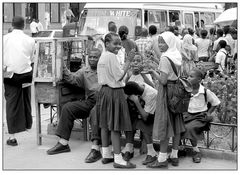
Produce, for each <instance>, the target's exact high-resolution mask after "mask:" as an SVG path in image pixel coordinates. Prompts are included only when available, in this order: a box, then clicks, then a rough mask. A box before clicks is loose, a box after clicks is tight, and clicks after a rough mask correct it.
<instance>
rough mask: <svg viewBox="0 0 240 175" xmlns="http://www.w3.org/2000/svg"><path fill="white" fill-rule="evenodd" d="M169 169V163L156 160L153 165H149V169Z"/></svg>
mask: <svg viewBox="0 0 240 175" xmlns="http://www.w3.org/2000/svg"><path fill="white" fill-rule="evenodd" d="M167 167H168V161H167V160H166V161H164V162H158V160H156V161H155V162H153V163H150V164H148V165H147V168H167Z"/></svg>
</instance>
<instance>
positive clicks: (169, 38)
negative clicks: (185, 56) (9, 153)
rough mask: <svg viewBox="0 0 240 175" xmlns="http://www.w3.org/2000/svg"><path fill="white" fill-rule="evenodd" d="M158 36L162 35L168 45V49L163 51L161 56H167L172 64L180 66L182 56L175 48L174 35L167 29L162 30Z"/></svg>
mask: <svg viewBox="0 0 240 175" xmlns="http://www.w3.org/2000/svg"><path fill="white" fill-rule="evenodd" d="M160 36H161V37H163V39H164V41H165V42H166V44H167V45H168V50H167V51H166V52H164V53H163V54H162V56H161V57H163V56H165V57H168V58H170V59H171V60H172V61H173V63H174V64H176V65H178V66H180V65H181V64H182V56H181V54H180V52H179V51H178V49H177V45H176V43H177V41H176V36H175V35H174V34H173V33H172V32H169V31H166V32H163V33H162V34H161V35H160Z"/></svg>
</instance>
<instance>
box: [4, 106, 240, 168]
mask: <svg viewBox="0 0 240 175" xmlns="http://www.w3.org/2000/svg"><path fill="white" fill-rule="evenodd" d="M42 114H43V121H42V125H43V126H42V130H43V133H46V129H47V124H48V122H49V121H48V112H47V110H44V109H42ZM6 131H7V128H6V124H5V123H4V133H3V142H4V143H3V159H2V160H3V164H2V166H3V167H2V168H3V170H116V169H114V168H113V164H112V163H110V164H106V165H103V164H102V163H101V161H97V162H95V163H91V164H87V163H84V159H85V157H86V156H87V155H88V153H89V151H90V148H91V142H89V141H88V142H84V141H81V140H77V139H74V138H72V139H71V140H70V144H69V145H70V148H71V152H69V153H62V154H58V155H51V156H50V155H47V154H46V151H47V150H48V149H49V148H51V147H53V146H54V145H55V144H56V142H57V140H58V139H57V137H53V138H43V139H42V140H43V142H42V145H40V146H39V145H37V141H36V125H35V117H34V123H33V128H32V129H31V130H30V131H28V132H22V133H19V134H18V135H17V139H18V143H19V145H18V146H16V147H11V146H8V145H6V140H7V138H6ZM211 154H212V155H211ZM216 154H223V153H221V152H217V151H209V152H206V151H205V152H204V154H203V158H202V162H201V163H199V164H196V163H193V162H192V158H191V157H184V158H180V163H179V166H178V167H173V166H172V165H171V164H169V166H168V170H237V161H236V160H231V159H223V158H224V157H225V158H226V156H223V155H217V156H216ZM214 155H215V156H214ZM145 156H146V155H140V154H139V149H135V153H134V158H133V159H132V162H133V163H135V164H136V165H137V168H136V169H135V170H149V171H153V169H148V168H146V166H144V165H142V164H141V162H142V161H143V160H144V159H145ZM216 158H217V159H216ZM157 170H159V171H160V169H157ZM163 170H166V169H163ZM155 171H156V170H155Z"/></svg>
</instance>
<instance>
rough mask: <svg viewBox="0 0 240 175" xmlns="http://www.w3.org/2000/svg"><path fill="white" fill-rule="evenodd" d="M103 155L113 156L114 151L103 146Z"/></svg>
mask: <svg viewBox="0 0 240 175" xmlns="http://www.w3.org/2000/svg"><path fill="white" fill-rule="evenodd" d="M102 156H103V158H112V157H113V156H112V153H111V151H110V149H109V147H102Z"/></svg>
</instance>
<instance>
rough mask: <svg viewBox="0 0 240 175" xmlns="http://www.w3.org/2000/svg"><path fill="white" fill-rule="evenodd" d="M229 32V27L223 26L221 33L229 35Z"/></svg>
mask: <svg viewBox="0 0 240 175" xmlns="http://www.w3.org/2000/svg"><path fill="white" fill-rule="evenodd" d="M229 30H230V26H224V27H223V33H224V34H225V35H226V34H228V33H229Z"/></svg>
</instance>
